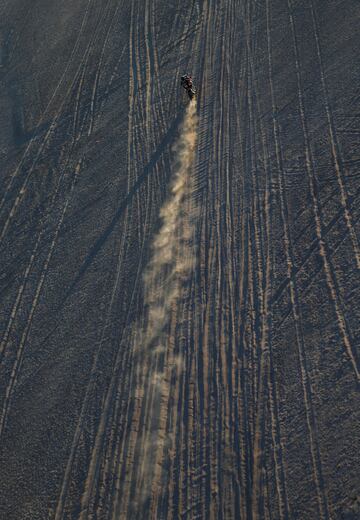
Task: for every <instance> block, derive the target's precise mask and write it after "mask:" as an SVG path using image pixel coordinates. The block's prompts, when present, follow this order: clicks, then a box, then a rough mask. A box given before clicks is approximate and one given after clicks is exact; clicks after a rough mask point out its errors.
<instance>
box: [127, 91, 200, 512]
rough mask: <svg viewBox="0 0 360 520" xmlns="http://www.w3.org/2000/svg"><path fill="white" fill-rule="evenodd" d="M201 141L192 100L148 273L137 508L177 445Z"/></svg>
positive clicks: (141, 361) (139, 392) (139, 391)
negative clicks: (173, 406) (173, 391)
mask: <svg viewBox="0 0 360 520" xmlns="http://www.w3.org/2000/svg"><path fill="white" fill-rule="evenodd" d="M196 140H197V115H196V102H195V101H192V102H191V103H190V104H189V105H188V107H187V110H186V113H185V116H184V120H183V123H182V126H181V128H180V134H179V138H178V140H177V142H176V143H175V145H174V148H173V151H174V157H175V166H174V170H175V171H174V174H173V180H172V184H171V188H170V193H169V196H168V198H167V200H166V201H165V203H164V204H163V206H162V208H161V210H160V218H161V225H160V229H159V231H158V233H157V234H156V236H155V238H154V240H153V243H152V246H151V258H150V261H149V263H148V265H147V268H146V269H145V274H144V303H145V309H146V314H147V315H146V317H145V325H144V327H143V329H142V332H141V333H140V336H141V340H140V341H138V342H137V348H136V350H137V351H138V358H139V366H138V377H137V385H136V386H137V389H136V396H135V399H136V401H137V403H138V405H139V407H140V409H141V410H142V411H141V412H140V413H141V415H142V416H143V417H144V424H143V426H142V428H141V431H139V432H138V434H137V437H138V439H137V443H136V444H137V446H138V453H137V459H138V460H140V461H141V462H140V466H141V469H140V471H139V468H138V471H137V476H136V480H137V481H138V483H139V484H140V488H139V489H138V493H140V494H141V496H138V500H135V502H137V504H138V505H140V504H141V503H143V502H144V500H148V499H149V497H150V496H152V497H153V496H154V492H152V489H153V491H154V490H155V489H159V484H160V483H161V471H162V470H161V460H162V458H163V453H164V449H169V447H170V445H171V443H172V439H171V434H169V432H167V431H166V420H167V417H166V415H167V408H168V406H167V404H168V399H169V394H170V380H171V378H172V377H174V374H175V377H179V376H180V374H181V372H182V370H183V357H182V355H181V353H180V352H175V349H174V342H175V339H174V337H173V336H174V334H173V333H172V332H171V333H169V329H171V323H170V322H171V321H172V316H174V313H176V312H177V304H178V303H179V301H180V298H181V297H182V295H183V293H184V289H185V285H186V283H188V281H189V278H190V274H191V272H192V270H193V267H194V263H195V258H196V249H195V244H194V234H195V225H196V221H197V217H198V211H197V208H196V205H195V202H194V198H193V196H192V193H193V183H192V177H193V175H192V167H193V163H194V157H195V148H196ZM140 403H141V404H140ZM140 490H141V491H140ZM152 501H153V500H152ZM155 501H156V499H155ZM153 506H154V504H153Z"/></svg>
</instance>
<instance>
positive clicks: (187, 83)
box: [181, 74, 193, 90]
mask: <svg viewBox="0 0 360 520" xmlns="http://www.w3.org/2000/svg"><path fill="white" fill-rule="evenodd" d="M181 83H182V85H183V87H184V88H185V89H186V90H190V89H192V86H193V82H192V77H191V76H190V75H189V74H185V75H184V76H181Z"/></svg>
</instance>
